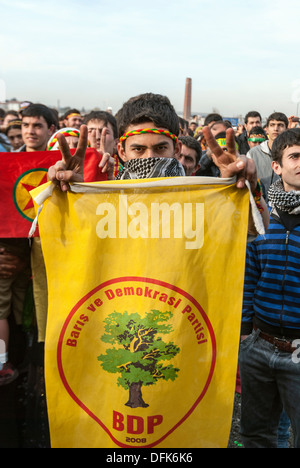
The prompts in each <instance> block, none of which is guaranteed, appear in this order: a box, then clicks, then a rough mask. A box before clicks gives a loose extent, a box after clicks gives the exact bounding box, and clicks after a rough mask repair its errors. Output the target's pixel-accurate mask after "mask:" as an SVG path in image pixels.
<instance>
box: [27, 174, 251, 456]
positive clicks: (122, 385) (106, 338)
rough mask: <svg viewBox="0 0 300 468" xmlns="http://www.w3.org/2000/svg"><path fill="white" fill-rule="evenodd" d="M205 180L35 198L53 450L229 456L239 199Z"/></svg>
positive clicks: (115, 185)
mask: <svg viewBox="0 0 300 468" xmlns="http://www.w3.org/2000/svg"><path fill="white" fill-rule="evenodd" d="M201 182H202V179H201V178H199V177H182V178H172V179H153V180H150V179H149V180H142V181H141V180H139V181H125V182H124V181H114V182H108V183H93V184H74V185H73V186H72V192H71V193H67V194H66V193H61V192H60V191H59V190H58V189H55V190H54V191H53V194H52V196H50V197H49V198H47V199H46V200H45V201H44V203H43V208H42V210H41V213H40V215H39V230H40V236H41V240H42V248H43V254H44V258H45V264H46V270H47V281H48V289H49V298H48V300H49V312H48V323H47V333H46V349H45V354H46V362H45V367H46V393H47V402H48V413H49V421H50V432H51V444H52V447H65V448H70V447H82V448H94V447H95V448H96V447H99V448H101V447H102V448H103V447H104V448H113V447H115V448H118V447H122V448H124V447H129V448H130V447H139V448H145V447H148V448H152V447H156V448H164V447H168V448H181V447H184V448H187V447H188V448H193V447H226V446H227V443H228V437H229V433H230V426H231V419H232V409H233V400H234V390H235V381H236V371H237V355H238V344H239V331H240V320H241V307H242V291H243V279H244V262H245V246H246V238H247V224H248V211H249V194H248V191H247V190H242V191H241V190H237V189H236V187H235V185H234V184H233V183H230V184H229V182H228V181H226V180H222V179H215V178H213V179H206V180H205V181H204V182H206V183H205V185H204V184H202V183H201ZM48 188H49V187H48ZM33 196H34V198H35V201H36V202H38V203H40V201H39V197H40V196H41V188H40V189H37V190H36V191H34V192H33Z"/></svg>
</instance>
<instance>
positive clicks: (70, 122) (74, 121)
mask: <svg viewBox="0 0 300 468" xmlns="http://www.w3.org/2000/svg"><path fill="white" fill-rule="evenodd" d="M65 124H66V127H71V128H77V129H78V130H79V129H80V125H82V117H81V116H80V115H73V116H71V117H70V118H69V119H67V120H65Z"/></svg>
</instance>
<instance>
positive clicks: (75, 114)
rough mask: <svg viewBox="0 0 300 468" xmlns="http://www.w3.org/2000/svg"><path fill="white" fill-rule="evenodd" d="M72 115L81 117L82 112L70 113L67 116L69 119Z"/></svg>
mask: <svg viewBox="0 0 300 468" xmlns="http://www.w3.org/2000/svg"><path fill="white" fill-rule="evenodd" d="M70 117H81V115H80V114H77V113H73V114H69V115H68V116H67V119H69V118H70Z"/></svg>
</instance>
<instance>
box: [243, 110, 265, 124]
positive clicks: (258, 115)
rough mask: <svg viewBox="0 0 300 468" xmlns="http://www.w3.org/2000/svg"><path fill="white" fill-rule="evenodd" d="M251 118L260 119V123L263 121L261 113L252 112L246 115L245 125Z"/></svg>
mask: <svg viewBox="0 0 300 468" xmlns="http://www.w3.org/2000/svg"><path fill="white" fill-rule="evenodd" d="M249 117H259V119H260V121H261V115H260V113H259V112H257V111H250V112H247V114H246V115H245V123H247V122H248V119H249Z"/></svg>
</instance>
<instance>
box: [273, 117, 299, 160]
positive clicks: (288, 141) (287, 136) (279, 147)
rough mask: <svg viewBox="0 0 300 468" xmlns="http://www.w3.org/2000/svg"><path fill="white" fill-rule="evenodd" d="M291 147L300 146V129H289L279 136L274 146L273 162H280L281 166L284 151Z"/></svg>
mask: <svg viewBox="0 0 300 468" xmlns="http://www.w3.org/2000/svg"><path fill="white" fill-rule="evenodd" d="M276 120H277V119H276ZM291 146H300V128H289V129H288V130H286V131H285V132H282V133H280V134H279V135H278V136H277V138H276V139H275V141H274V143H273V145H272V159H273V161H276V162H278V163H279V164H280V166H281V165H282V154H283V151H284V150H285V148H289V147H291Z"/></svg>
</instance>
